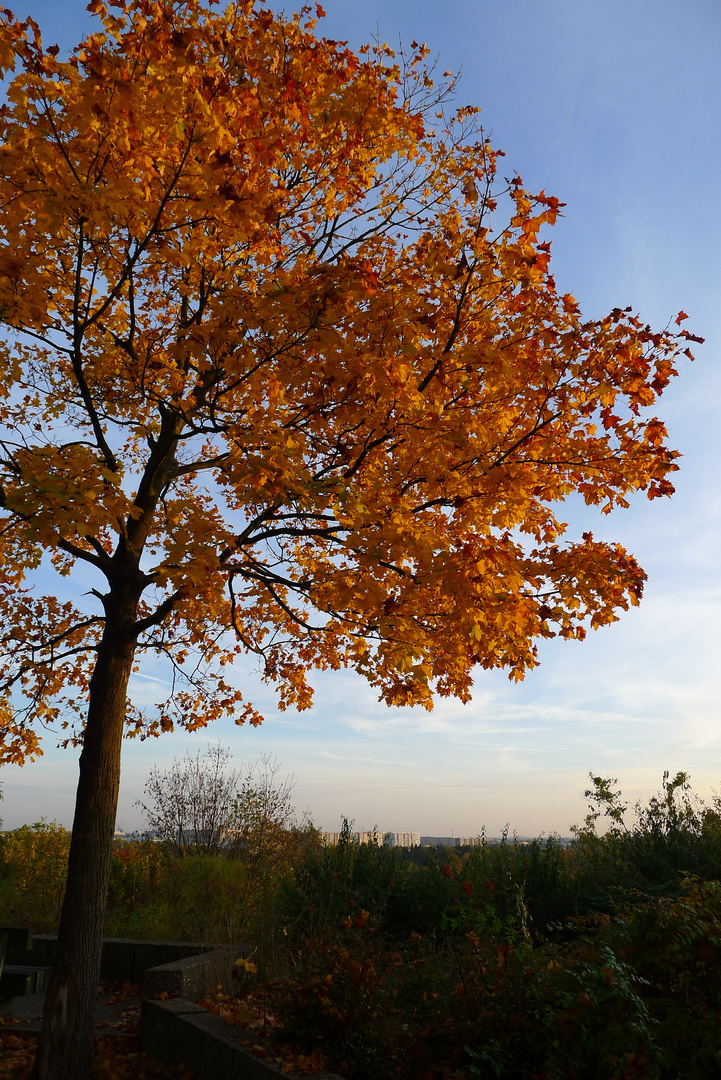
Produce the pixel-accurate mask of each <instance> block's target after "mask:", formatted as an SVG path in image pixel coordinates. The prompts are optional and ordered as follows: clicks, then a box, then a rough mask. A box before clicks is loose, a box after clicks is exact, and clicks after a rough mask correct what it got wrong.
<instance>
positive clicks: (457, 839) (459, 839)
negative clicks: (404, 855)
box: [421, 836, 481, 847]
mask: <svg viewBox="0 0 721 1080" xmlns="http://www.w3.org/2000/svg"><path fill="white" fill-rule="evenodd" d="M480 842H481V838H480V836H422V837H421V847H474V846H475V845H476V844H480Z"/></svg>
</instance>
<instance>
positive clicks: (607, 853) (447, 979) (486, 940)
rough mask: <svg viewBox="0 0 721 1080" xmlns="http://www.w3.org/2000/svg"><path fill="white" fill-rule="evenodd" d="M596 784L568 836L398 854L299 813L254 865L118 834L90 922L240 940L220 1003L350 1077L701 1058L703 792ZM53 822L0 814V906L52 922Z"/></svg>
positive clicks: (555, 1074)
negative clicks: (626, 796)
mask: <svg viewBox="0 0 721 1080" xmlns="http://www.w3.org/2000/svg"><path fill="white" fill-rule="evenodd" d="M614 785H615V781H613V780H607V779H603V778H601V777H593V778H592V787H591V788H590V789H589V791H588V792H587V794H588V796H589V799H590V803H591V807H590V810H589V814H588V815H587V817H586V820H585V822H584V824H583V825H582V826H581V827H579V828H577V829H576V830H575V833H576V835H575V838H574V840H573V842H572V843H571V844H570V845H568V846H566V845H564V844H562V843H561V842H560V841H559V839H558V838H556V837H549V838H546V839H537V840H535V841H533V842H531V843H529V844H524V843H521V842H519V841H517V840H516V839H514V838H513V837H510V836H509V835H508V832H506V833H505V834H504V836H503V838H502V840H501V842H500V843H491V842H487V841H486V840H485V838H484V837H481V842H480V843H479V844H478V845H477V846H475V847H473V848H470V849H465V850H457V851H456V850H451V849H440V850H438V851H433V850H431V851H428V850H427V849H413V850H411V851H405V852H403V853H402V855H403V857H401V853H399V852H398V851H396V850H394V849H392V848H390V847H383V846H380V847H379V846H376V845H374V844H367V845H358V844H356V843H353V842H352V841H351V838H350V829H349V828H346V829H345V831H344V835H343V840H342V842H341V843H340V844H339V845H338V846H335V847H323V846H321V845H320V843H319V841H318V835H317V833H315V832H314V831H313V830H312V829H310V828H306V829H304V830H301V829H295V830H287V832H286V836H285V839H284V844H283V847H282V848H281V849H279V851H280V852H281V853H284V854H283V857H279V859H278V860H277V862H276V861H275V860H274V859H273V856H272V851H271V848H270V847H269V848H268V849H267V851H266V853H265V855H264V856H263V858H262V859H260V860H259V861H257V864H256V865H257V867H258V868H259V869H258V872H257V873H255V874H254V872H253V865H254V861H253V860H254V858H256V859H257V855H258V853H257V852H255V853H253V852H252V851H251V849H250V848H246V849H243V848H239V847H235V848H232V847H231V848H229V849H228V850H226V851H225V852H220V853H218V854H216V855H213V856H209V855H205V854H202V853H197V852H196V853H190V854H188V853H185V854H183V855H180V854H178V852H177V851H176V850H174V848H173V846H172V845H171V844H167V845H163V844H151V843H146V844H133V843H118V844H116V846H115V849H114V852H113V862H112V869H111V887H110V895H109V903H108V916H107V920H106V926H107V933H109V934H113V935H126V934H132V935H138V936H148V937H178V936H180V937H193V938H196V939H197V938H205V939H206V940H207V939H213V938H214V939H216V940H232V941H234V942H237V941H239V940H242V941H243V942H244V943H245V944H246V945H247V946H248V947H249V948H250V950H251V957H252V960H251V961H248V962H247V963H246V966H245V967H244V969H243V970H242V971H239V972H237V973H236V974H237V976H238V978H237V980H236V986H237V988H238V999H237V1001H233V1002H231V1003H228V1002H227V1001H226V1002H225V1003H224V1004H223V1006H222V1011H223V1012H224V1014H225V1015H226V1016H229V1018H230V1019H231V1020H233V1018H234V1017H235V1019H236V1022H241V1021H242V1022H246V1023H247V1022H248V1016H250V1015H253V1010H255V1015H260V1014H262V1016H263V1017H264V1018H265V1020H267V1019H268V1018H269V1017H272V1018H273V1023H272V1024H269V1025H268V1026H269V1027H272V1028H273V1029H274V1035H273V1037H274V1039H275V1040H276V1042H277V1044H278V1045H279V1046H282V1047H284V1046H286V1045H289V1044H290V1045H293V1046H295V1047H296V1051H295V1052H296V1060H301V1059H302V1060H307V1061H310V1062H313V1063H314V1064H315V1065H316V1066H317V1064H318V1062H321V1063H322V1062H326V1063H327V1064H329V1065H331V1066H332V1067H333V1068H334V1069H336V1070H337V1071H340V1072H341V1073H342V1074H343V1075H347V1076H348V1077H353V1078H356V1080H363V1078H368V1077H378V1078H379V1080H382V1078H383V1077H385V1076H388V1077H390V1076H394V1077H401V1078H403V1077H405V1078H408V1080H410V1078H413V1080H418V1078H419V1077H429V1078H430V1077H433V1078H435V1077H436V1076H447V1077H454V1078H457V1080H466V1078H468V1080H470V1078H471V1077H505V1078H508V1080H516V1078H523V1080H526V1078H527V1080H532V1078H533V1080H536V1078H538V1080H565V1078H569V1080H576V1078H580V1077H584V1078H591V1080H594V1078H597V1080H667V1078H669V1080H670V1078H671V1077H673V1078H674V1080H675V1078H676V1077H678V1076H680V1075H683V1076H684V1077H686V1078H688V1080H706V1078H710V1077H714V1076H716V1075H718V1073H719V1069H721V1057H719V1048H718V1039H717V1032H718V1025H719V1022H721V885H719V881H718V879H719V878H720V877H721V828H719V817H718V809H719V807H718V800H716V804H715V805H714V806H713V807H712V808H709V807H705V806H704V805H703V804H702V803H701V802H700V801H699V800H697V799H695V798H694V796H693V794H692V792H691V789H690V785H689V782H688V778H687V777H686V776H685V775H684V774H678V775H677V776H676V777H674V778H673V779H671V780H670V779H669V777H668V775H665V776H664V779H663V785H662V790H661V792H660V794H659V795H658V796H656V797H654V798H653V799H651V800H650V801H649V803H648V804H647V805H645V806H637V807H636V812H635V815H630V814H629V812H628V808H627V807H626V806H625V804H624V803H623V802H622V799H621V796H620V793H619V792H618V791H617V790H616V789H615V786H614ZM602 814H605V815H606V816H607V817H608V819H609V820H610V823H611V827H610V828H609V830H608V831H607V832H606V833H605V834H600V833H599V831H598V828H597V826H598V822H599V818H600V816H601V815H602ZM630 818H632V820H627V819H630ZM67 844H68V834H67V833H65V832H64V830H62V829H60V828H59V827H58V826H55V825H48V824H47V823H45V822H40V823H38V824H36V825H34V826H25V827H23V828H22V829H18V830H15V831H14V832H11V833H6V834H5V835H4V837H3V841H2V860H1V862H0V882H2V885H0V897H2V907H3V910H2V913H1V917H2V919H3V921H4V920H6V919H15V920H17V919H18V918H20V917H21V913H24V915H22V917H24V918H26V919H27V918H28V915H29V916H30V921H32V922H33V923H34V925H35V926H36V927H37V928H38V929H48V928H49V927H50V926H51V925H52V923H53V913H54V912H56V911H57V908H58V905H59V903H60V899H61V892H62V864H63V859H64V858H66V855H67ZM55 917H56V916H55ZM216 1007H218V1006H216ZM274 1052H275V1051H272V1050H270V1051H269V1053H274ZM278 1052H279V1051H278Z"/></svg>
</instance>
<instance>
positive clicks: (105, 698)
mask: <svg viewBox="0 0 721 1080" xmlns="http://www.w3.org/2000/svg"><path fill="white" fill-rule="evenodd" d="M106 599H107V598H106ZM130 607H131V608H132V607H134V605H132V603H131V605H130ZM133 614H134V613H131V612H130V611H127V610H126V612H125V616H126V617H125V618H123V619H120V620H118V621H116V620H115V619H112V620H111V619H110V618H109V619H108V622H107V623H106V626H105V632H104V634H103V638H102V641H101V642H100V645H99V647H98V656H97V661H96V664H95V668H94V671H93V676H92V678H91V680H90V688H89V701H88V717H87V724H86V728H85V735H84V739H83V750H82V753H81V755H80V777H79V780H78V790H77V796H76V801H75V817H74V819H73V832H72V839H71V842H70V855H69V861H68V878H67V885H66V890H65V899H64V902H63V908H62V914H61V916H60V926H59V929H58V945H57V954H56V957H55V964H54V968H53V973H52V976H51V979H50V985H49V987H48V992H47V997H46V1001H45V1010H44V1012H43V1021H42V1029H41V1032H40V1039H39V1043H38V1051H37V1056H36V1059H35V1066H34V1070H33V1077H34V1078H35V1080H91V1077H92V1076H93V1071H94V1070H93V1053H94V1016H95V1004H96V1000H97V991H98V982H99V977H100V959H101V953H102V947H103V921H104V915H105V901H106V894H107V888H108V877H109V874H110V859H111V854H112V846H113V833H114V831H115V816H116V811H117V804H118V789H119V786H120V753H121V747H122V738H123V728H124V724H125V709H126V698H127V687H128V680H129V678H130V673H131V670H132V663H133V656H134V653H135V640H134V639H131V637H130V635H129V634H128V633H127V631H126V632H125V633H124V632H123V630H122V627H123V626H125V627H127V626H128V625H132V622H133V617H132V616H133ZM128 615H130V616H131V617H130V618H128ZM111 623H115V629H113V626H112V625H111Z"/></svg>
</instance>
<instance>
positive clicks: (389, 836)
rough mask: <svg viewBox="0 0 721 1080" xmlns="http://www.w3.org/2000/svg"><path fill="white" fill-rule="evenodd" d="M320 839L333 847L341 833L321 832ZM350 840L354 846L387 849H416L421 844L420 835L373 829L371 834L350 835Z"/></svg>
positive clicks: (338, 841) (339, 838)
mask: <svg viewBox="0 0 721 1080" xmlns="http://www.w3.org/2000/svg"><path fill="white" fill-rule="evenodd" d="M320 838H321V840H322V841H323V843H324V844H325V845H326V846H327V847H333V846H334V845H335V844H339V843H340V841H341V833H339V832H322V833H321V834H320ZM351 840H352V842H353V843H354V844H378V846H379V847H380V846H381V845H383V844H385V845H386V846H387V847H418V845H419V844H420V842H421V834H420V833H417V832H385V833H382V832H379V831H378V830H377V829H374V830H373V831H372V832H360V831H359V832H354V833H351Z"/></svg>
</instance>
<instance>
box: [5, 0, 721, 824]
mask: <svg viewBox="0 0 721 1080" xmlns="http://www.w3.org/2000/svg"><path fill="white" fill-rule="evenodd" d="M85 4H86V0H65V2H63V3H62V4H58V3H57V0H17V2H16V3H15V4H14V10H15V13H16V14H17V15H18V16H20V17H24V16H26V15H31V16H33V17H34V18H35V19H36V21H37V22H38V23H39V25H40V27H41V30H42V32H43V37H44V40H45V41H46V42H48V43H51V42H57V43H58V44H59V45H60V47H61V49H62V50H67V49H68V48H70V47H71V46H72V45H74V44H75V43H76V42H77V41H78V40H79V39H80V36H81V35H82V33H83V32H85V31H87V30H88V29H89V28H90V27H91V25H94V24H93V21H92V20H91V19H90V16H89V15H88V13H87V12H86V10H85ZM270 6H271V7H274V8H280V7H282V6H285V7H286V10H291V9H292V5H290V4H289V5H281V4H280V3H278V4H274V3H271V5H270ZM323 6H324V8H325V9H326V11H327V18H326V19H323V20H321V21H320V22H319V23H318V26H317V30H316V32H317V33H319V34H325V35H327V36H328V37H331V38H338V39H343V40H345V39H347V40H348V41H349V44H350V46H351V47H353V48H356V47H358V46H359V45H361V44H362V43H363V42H364V41H368V40H370V39H373V38H374V37H375V35H376V31H377V29H378V32H379V33H380V36H381V38H382V40H384V41H388V42H390V43H391V44H393V45H395V44H396V43H397V42H398V39H399V36H400V38H401V39H402V41H403V42H405V43H406V44H408V45H409V44H410V42H411V41H412V40H414V39H415V40H417V41H426V42H427V43H428V45H429V47H430V49H431V54H432V56H438V61H439V65H438V70H439V71H445V70H447V69H451V70H458V69H461V68H462V70H463V77H462V80H461V84H460V90H459V104H460V103H466V102H468V103H471V104H475V105H480V106H481V108H482V110H483V111H482V114H481V118H482V120H483V123H484V125H485V127H486V129H487V131H488V132H489V134H490V135H491V138H492V142H493V144H494V146H496V147H499V148H500V149H502V150H504V151H505V154H506V156H505V158H503V159H502V162H501V172H502V173H503V175H506V176H509V177H510V176H512V175H513V174H514V172H516V171H517V172H518V173H519V174H520V175H521V177H522V178H523V181H524V183H525V184H526V186H527V187H528V188H529V190H531V191H540V189H542V188H543V189H545V191H546V192H548V193H549V194H553V195H555V196H557V197H558V198H560V199H561V200H562V201H563V202H564V203H566V204H567V205H566V207H565V208H564V211H563V214H564V216H563V217H562V218H561V219H560V221H559V223H558V225H557V227H556V228H555V229H554V230H552V232H551V233H550V234H549V238H550V239H552V241H553V248H552V267H553V268H554V273H555V276H556V280H557V283H558V287H559V289H560V290H562V291H570V292H572V293H573V294H574V296H575V297H576V298H577V300H578V302H579V305H580V307H581V310H582V312H583V313H584V315H586V316H588V317H589V318H593V317H597V316H600V315H602V314H604V313H605V312H607V311H608V310H610V309H611V308H613V307H615V306H620V307H625V306H626V305H627V304H631V305H632V306H633V309H634V310H636V311H638V312H639V313H640V315H641V317H642V319H643V320H644V321H647V322H649V323H650V324H651V325H652V326H653V327H656V328H661V327H663V326H665V325H666V324H667V323H669V322H671V321H672V320H673V319H674V318H675V316H676V314H677V313H678V311H679V310H681V309H683V310H684V311H685V312H687V313H688V315H689V319H688V322H687V323H686V324H685V325H686V326H687V327H688V328H689V329H690V330H691V331H692V332H693V333H696V334H699V335H701V336H703V337H705V338H706V344H705V345H704V346H702V347H699V348H698V349H696V350H695V352H696V355H697V359H696V360H695V362H694V363H693V364H691V363H687V362H686V361H684V362H683V363H682V364H681V365H680V374H679V378H678V379H677V380H675V381H674V384H673V385H672V386H671V388H670V389H669V391H668V393H667V394H666V395H664V397H663V398H662V399H661V403H660V405H659V408H658V410H657V411H658V414H659V416H660V417H661V418H662V419H664V420H666V421H667V422H668V427H669V433H670V440H671V444H672V445H673V446H675V447H677V448H678V449H679V450H680V451H681V453H682V455H683V456H682V458H681V459H680V461H679V464H680V471H679V473H678V474H676V487H677V493H676V495H675V496H674V497H673V498H672V499H658V500H655V501H654V502H653V503H649V502H648V501H646V500H645V499H644V498H643V497H640V496H639V497H638V498H635V499H633V500H632V505H631V507H630V509H629V510H627V511H622V512H618V513H614V514H612V515H611V516H610V517H608V518H604V517H602V516H601V515H600V514H598V513H596V512H594V511H593V510H590V509H588V508H585V507H583V506H582V505H581V504H580V502H579V501H578V500H571V501H569V503H568V504H567V507H566V512H565V514H564V520H566V521H567V522H568V523H569V529H568V536H569V537H570V538H572V537H574V536H578V535H579V534H580V532H581V531H582V530H586V529H590V530H592V531H593V533H594V535H595V536H596V537H597V538H599V539H607V540H615V541H619V542H621V543H622V544H624V545H625V546H626V547H627V548H628V550H629V551H631V552H632V553H633V554H634V555H635V556H636V558H637V559H638V561H639V562H640V564H641V565H642V566H643V568H644V569H645V570H646V572H647V573H648V582H647V585H646V591H645V596H644V599H643V601H642V603H641V606H640V607H639V608H638V609H633V610H632V611H630V612H628V613H626V614H623V615H622V617H621V620H620V621H619V622H618V623H616V624H615V625H613V626H611V627H608V628H606V629H604V630H602V631H599V632H597V633H591V634H589V637H588V639H587V640H586V641H585V642H583V643H576V642H574V643H565V642H560V641H552V642H544V643H542V644H541V646H540V649H539V655H540V660H541V666H540V667H539V668H538V669H537V670H536V671H534V672H532V673H531V674H530V675H529V676H528V677H527V679H526V681H525V682H524V683H522V684H520V685H518V686H515V685H514V686H512V685H510V684H509V683H508V681H507V678H506V676H505V675H504V673H503V672H480V673H479V674H478V676H477V678H476V680H475V683H474V689H473V695H472V700H471V702H469V703H468V704H467V705H462V704H460V703H459V702H457V701H452V700H451V701H449V700H442V701H439V702H438V703H437V706H436V708H435V710H434V711H433V712H432V713H425V712H423V711H418V712H414V711H411V710H408V709H388V708H387V707H386V706H385V705H380V704H379V703H378V701H377V700H376V693H375V692H374V690H373V689H372V688H371V687H369V686H368V685H367V684H366V683H365V682H364V681H363V680H362V679H361V678H360V677H359V676H356V675H354V674H353V673H349V672H343V671H341V672H323V673H320V674H317V675H312V676H311V682H312V683H313V685H314V686H315V688H316V697H315V703H314V705H313V708H312V709H311V710H310V711H308V712H306V713H303V714H296V713H294V712H292V711H288V712H285V713H282V712H280V711H279V710H278V708H277V704H276V702H275V700H274V698H273V696H272V693H271V692H270V691H269V690H268V688H267V687H266V686H265V685H264V684H263V682H262V680H261V678H260V676H259V674H258V672H257V671H256V670H254V668H253V665H252V664H251V663H249V662H248V663H247V664H241V665H239V666H238V667H237V670H236V671H235V674H234V676H233V677H234V678H235V679H237V680H239V681H241V682H242V684H243V686H244V688H247V697H248V698H249V699H250V700H252V701H253V702H254V704H255V705H256V706H257V707H258V708H259V709H260V710H261V711H262V712H263V713H264V715H265V717H266V722H265V723H264V724H263V725H262V726H261V727H260V728H257V729H254V728H253V729H252V728H244V729H237V728H235V727H233V726H232V725H231V724H227V723H221V724H216V725H214V726H212V727H211V728H209V729H208V730H207V731H205V732H202V731H201V732H199V733H196V734H194V735H187V734H184V733H175V734H172V735H168V736H163V737H162V738H161V739H159V740H157V741H155V740H148V741H146V742H143V743H140V742H133V741H129V742H127V743H126V745H125V748H124V755H123V777H122V782H121V793H120V807H119V813H118V823H119V824H120V825H122V826H123V827H124V828H125V829H127V830H133V829H135V828H141V827H142V824H143V821H142V814H141V813H140V811H139V810H138V808H137V807H136V805H135V801H136V800H137V799H138V798H140V797H141V795H142V790H143V784H144V782H145V780H146V778H147V776H148V773H149V772H150V769H151V768H152V766H153V765H157V766H158V767H159V768H160V769H164V768H166V767H167V766H168V765H169V764H170V762H171V761H172V759H173V758H181V757H183V755H184V754H185V753H186V751H188V750H190V751H191V752H192V753H195V751H196V750H197V749H201V750H202V749H204V748H205V746H206V744H207V743H208V742H209V741H210V742H215V741H217V740H218V739H220V740H221V741H222V742H223V744H224V745H226V746H228V747H229V748H230V749H231V750H232V752H233V755H234V758H235V761H236V763H238V764H239V763H241V762H246V763H252V762H254V761H255V760H256V759H258V758H259V757H260V756H261V755H264V754H265V755H270V756H271V757H273V756H274V757H277V759H278V761H279V762H280V763H281V771H282V772H283V773H288V774H293V775H294V776H295V790H294V795H293V798H294V802H295V805H296V807H297V808H298V811H299V812H300V813H301V814H302V813H303V811H306V810H307V811H308V814H309V816H310V817H311V818H312V820H313V821H314V822H315V824H316V825H317V826H318V827H320V828H322V829H324V830H328V831H334V830H337V829H339V828H340V824H341V821H342V818H343V817H347V818H348V819H349V820H355V821H356V822H360V823H363V824H370V823H372V822H374V821H376V820H377V821H379V822H381V821H384V822H392V823H393V826H394V828H395V829H397V830H399V831H403V830H406V831H419V832H420V833H421V834H422V835H443V836H445V835H451V833H452V832H454V831H455V832H457V833H459V834H462V835H463V836H473V835H475V834H477V833H479V832H480V831H481V829H482V828H483V827H484V826H485V828H486V830H487V832H488V833H489V834H493V835H500V833H501V832H502V830H503V827H504V825H505V824H506V823H508V824H509V826H510V830H511V832H513V831H514V830H515V831H517V833H518V834H520V835H524V836H536V835H540V834H548V833H550V832H556V833H558V834H560V835H561V836H565V835H567V834H568V832H569V826H570V825H572V824H574V823H580V822H581V821H582V820H583V817H584V815H585V813H586V803H585V800H584V797H583V792H584V789H585V788H586V787H587V786H588V773H589V772H593V773H595V774H600V775H603V776H610V777H617V778H618V780H619V787H620V788H621V790H622V791H623V793H624V797H625V799H626V800H627V801H629V802H630V803H631V804H633V803H634V802H635V801H636V800H637V799H641V800H642V801H645V800H647V799H648V798H649V797H650V796H651V795H653V794H654V793H655V792H657V791H658V790H659V789H660V786H661V777H662V774H663V771H664V770H665V769H668V770H670V771H671V773H672V774H673V773H674V772H676V771H677V770H679V769H684V770H687V771H688V772H689V773H690V775H691V781H692V785H693V787H694V790H695V791H697V792H698V793H699V794H700V795H702V796H703V797H704V798H705V799H706V800H710V799H712V797H713V793H714V791H716V792H718V791H719V788H721V723H720V719H721V718H720V716H719V713H720V711H721V710H720V709H719V700H720V698H721V693H720V691H721V666H720V665H719V663H718V656H719V653H720V652H721V619H719V603H720V601H721V559H720V558H719V541H718V537H719V535H721V521H720V518H721V484H720V483H719V459H718V450H717V441H718V434H717V432H718V403H719V401H720V400H721V364H720V363H719V361H720V359H721V304H719V296H720V295H721V269H720V265H719V258H718V252H719V250H721V219H720V217H719V214H718V212H717V210H716V206H715V189H716V186H717V183H718V176H719V173H720V172H721V65H719V62H718V57H719V55H720V54H721V6H720V5H719V4H718V2H717V0H686V3H684V4H678V3H676V2H672V0H637V2H636V3H634V4H628V3H626V2H624V0H587V2H586V3H584V4H578V3H577V2H576V0H548V2H547V3H544V4H530V3H528V2H527V0H506V3H504V4H498V3H497V2H495V0H449V2H448V3H446V4H445V5H442V6H441V5H439V4H438V3H437V2H436V0H414V3H412V4H409V3H406V2H403V0H366V2H365V3H364V4H357V3H356V2H355V0H324V2H323ZM61 55H62V54H61ZM94 585H95V582H94V580H91V578H90V577H88V579H87V580H85V579H83V580H82V581H80V583H79V585H78V589H79V591H80V592H83V591H86V590H88V589H90V588H92V587H94ZM53 587H54V586H53ZM165 678H166V676H165V674H164V673H163V671H162V669H161V668H160V667H154V666H151V665H149V666H144V667H143V669H142V670H141V671H140V672H139V673H138V674H137V675H136V676H134V680H133V688H134V692H135V695H136V700H137V701H138V702H139V704H140V705H143V704H152V702H153V700H154V698H155V697H156V695H157V694H158V692H159V691H161V690H162V688H163V685H164V680H165ZM55 743H56V738H55V737H53V735H52V734H48V735H46V737H45V741H44V749H45V757H44V758H42V759H40V760H39V761H38V762H36V763H35V764H29V765H27V766H26V767H25V768H24V769H19V768H17V767H14V766H7V767H4V768H3V769H1V770H0V787H2V789H3V791H4V800H3V801H2V802H0V819H2V820H3V826H2V827H3V828H5V829H8V828H13V827H16V826H18V825H21V824H23V823H25V822H32V821H36V820H38V819H39V818H40V817H42V816H45V817H47V818H48V819H53V818H54V819H57V820H58V821H59V822H61V823H62V824H64V825H66V826H68V825H70V824H71V821H72V812H73V805H74V797H75V787H76V782H77V751H60V750H57V749H55Z"/></svg>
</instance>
